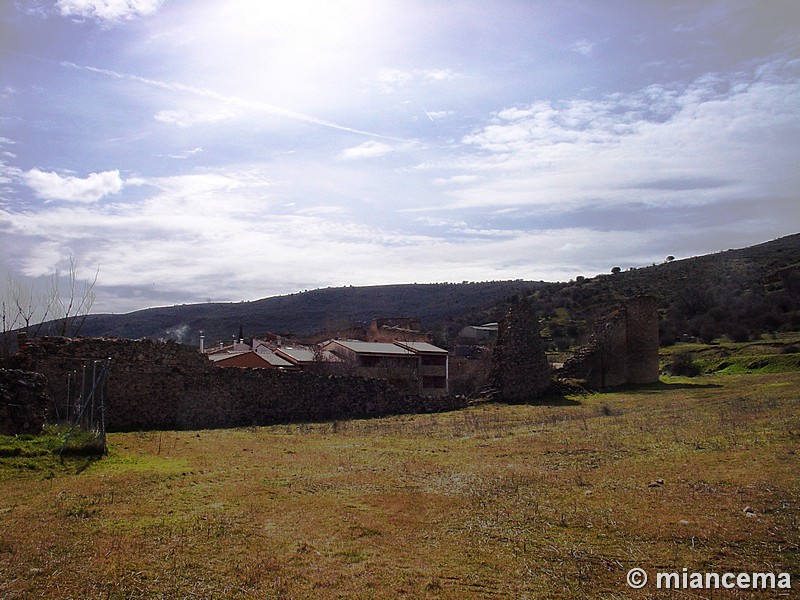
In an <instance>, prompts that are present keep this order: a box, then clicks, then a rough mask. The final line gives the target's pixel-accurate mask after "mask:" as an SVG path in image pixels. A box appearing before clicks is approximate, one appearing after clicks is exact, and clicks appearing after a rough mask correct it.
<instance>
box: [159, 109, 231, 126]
mask: <svg viewBox="0 0 800 600" xmlns="http://www.w3.org/2000/svg"><path fill="white" fill-rule="evenodd" d="M235 116H236V113H234V112H233V111H231V110H227V109H220V110H217V111H213V112H190V111H188V110H161V111H159V112H157V113H156V114H155V115H153V118H154V119H155V120H156V121H159V122H161V123H167V124H170V125H177V126H178V127H183V128H187V127H193V126H194V125H199V124H203V123H218V122H220V121H227V120H229V119H232V118H234V117H235Z"/></svg>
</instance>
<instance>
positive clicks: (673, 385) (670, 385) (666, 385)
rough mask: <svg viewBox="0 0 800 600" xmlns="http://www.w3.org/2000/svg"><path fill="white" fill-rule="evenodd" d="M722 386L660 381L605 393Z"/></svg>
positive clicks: (650, 392)
mask: <svg viewBox="0 0 800 600" xmlns="http://www.w3.org/2000/svg"><path fill="white" fill-rule="evenodd" d="M721 387H722V385H720V384H718V383H692V382H690V381H674V382H667V381H658V382H657V383H648V384H642V385H623V386H620V387H616V388H609V389H608V390H603V391H614V392H617V391H626V392H642V393H643V394H655V393H658V392H667V391H670V390H703V389H711V388H721Z"/></svg>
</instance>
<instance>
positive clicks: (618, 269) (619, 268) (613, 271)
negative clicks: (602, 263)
mask: <svg viewBox="0 0 800 600" xmlns="http://www.w3.org/2000/svg"><path fill="white" fill-rule="evenodd" d="M611 272H612V273H613V274H614V275H616V274H617V273H621V272H622V267H611Z"/></svg>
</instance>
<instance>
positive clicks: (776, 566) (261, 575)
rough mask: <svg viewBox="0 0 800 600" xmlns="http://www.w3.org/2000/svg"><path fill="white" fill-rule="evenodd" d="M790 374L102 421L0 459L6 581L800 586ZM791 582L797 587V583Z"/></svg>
mask: <svg viewBox="0 0 800 600" xmlns="http://www.w3.org/2000/svg"><path fill="white" fill-rule="evenodd" d="M799 391H800V373H798V372H787V373H758V374H743V375H736V374H727V375H709V376H703V377H697V378H692V379H681V378H667V379H664V380H663V381H662V382H661V383H660V384H658V385H654V386H650V387H646V388H639V389H628V390H621V391H616V392H613V393H603V394H592V395H586V396H574V397H569V398H565V399H563V400H561V401H560V402H558V403H556V404H555V405H550V406H534V405H517V406H504V405H496V404H486V405H480V406H474V407H472V408H469V409H467V410H463V411H458V412H452V413H444V414H436V415H418V416H402V417H392V418H385V419H374V420H363V421H348V422H343V421H342V422H333V423H322V424H307V425H291V426H275V427H263V428H253V429H237V430H215V431H199V432H194V431H192V432H188V431H187V432H147V433H126V434H113V435H110V436H109V438H108V442H109V446H110V454H109V456H108V457H106V458H103V459H102V460H99V461H91V460H89V459H87V458H81V457H72V458H68V459H67V460H66V462H65V463H64V464H63V465H62V464H61V463H60V462H59V461H58V459H57V458H53V457H52V456H45V455H37V454H36V453H33V454H32V455H25V453H22V452H20V453H15V452H7V453H6V454H8V456H0V598H5V599H11V598H37V599H38V598H336V597H343V598H397V597H409V598H465V597H474V598H488V597H498V598H590V597H606V598H642V597H665V598H666V597H679V598H712V597H713V598H725V597H737V596H736V595H735V594H734V593H731V592H727V591H724V590H716V591H714V592H713V593H712V592H702V591H698V590H691V591H686V592H685V593H676V592H675V591H674V590H673V591H672V592H665V591H658V590H656V589H655V586H654V585H653V584H652V583H651V584H648V586H646V587H645V588H644V589H643V590H642V591H639V592H637V591H633V590H631V589H630V588H628V587H627V585H626V583H625V577H626V573H627V572H628V570H629V569H631V568H632V567H642V568H644V569H645V570H646V571H648V572H649V573H650V574H651V576H652V574H653V573H654V572H655V571H658V570H663V571H678V572H680V571H681V570H682V568H684V567H686V568H688V569H689V571H700V572H705V571H720V572H726V571H732V572H751V571H756V572H759V571H775V572H782V571H783V572H789V573H791V574H792V584H793V587H794V590H792V591H789V592H788V593H787V591H786V590H784V591H783V592H782V595H779V593H778V592H775V593H772V592H759V593H753V592H740V593H739V594H740V597H747V598H751V597H758V598H761V597H790V596H791V597H798V596H799V595H800V592H798V590H800V554H799V548H798V544H800V496H799V495H800V477H798V473H799V472H800V469H798V467H799V466H800V461H799V460H798V450H800V448H799V446H800V399H799V398H798V392H799ZM792 595H793V596H792Z"/></svg>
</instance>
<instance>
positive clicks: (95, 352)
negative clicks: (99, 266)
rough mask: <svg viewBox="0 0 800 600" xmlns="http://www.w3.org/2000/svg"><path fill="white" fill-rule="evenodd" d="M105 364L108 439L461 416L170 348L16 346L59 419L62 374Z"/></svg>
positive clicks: (348, 384) (317, 378) (379, 389)
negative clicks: (45, 384)
mask: <svg viewBox="0 0 800 600" xmlns="http://www.w3.org/2000/svg"><path fill="white" fill-rule="evenodd" d="M107 358H110V359H111V367H110V371H109V377H108V383H107V387H106V393H105V397H106V403H107V405H106V418H107V428H108V430H109V431H120V430H138V429H201V428H218V427H239V426H251V425H269V424H274V423H287V422H303V421H321V420H332V419H340V418H356V417H376V416H383V415H389V414H403V413H420V412H436V411H443V410H452V409H456V408H461V407H463V406H464V405H465V401H464V400H463V399H459V398H454V397H437V398H428V397H419V396H415V395H404V394H402V393H400V392H398V391H397V390H395V389H394V388H392V387H391V386H389V385H388V384H387V382H385V381H381V380H375V379H364V378H360V377H349V376H325V375H318V374H314V373H304V372H288V371H286V372H284V371H278V370H273V369H237V368H227V369H223V368H219V367H216V366H214V364H213V363H212V362H211V361H209V360H208V358H207V357H206V356H204V355H202V354H200V353H199V352H197V350H196V349H194V348H192V347H189V346H185V345H182V344H178V343H175V342H171V341H170V342H165V343H162V342H154V341H151V340H136V341H135V340H118V339H96V338H75V339H69V338H41V339H36V340H31V341H28V342H27V343H24V344H21V347H20V352H19V362H20V363H21V364H23V365H24V367H23V368H26V369H29V370H33V371H37V372H39V373H42V374H44V375H45V376H46V377H47V380H48V381H49V390H50V394H51V395H52V398H53V402H54V403H55V404H56V405H58V406H59V407H60V408H59V412H60V414H64V412H65V407H66V402H67V392H66V389H67V385H66V382H67V379H68V377H69V373H71V372H73V371H76V370H80V369H81V368H82V366H83V365H84V364H87V365H88V364H90V363H91V362H92V361H94V360H104V359H107Z"/></svg>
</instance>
